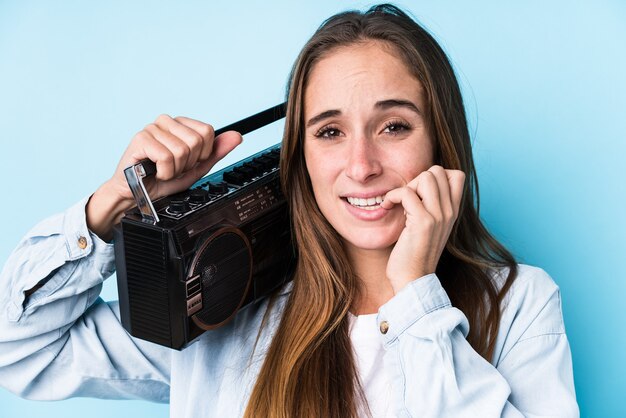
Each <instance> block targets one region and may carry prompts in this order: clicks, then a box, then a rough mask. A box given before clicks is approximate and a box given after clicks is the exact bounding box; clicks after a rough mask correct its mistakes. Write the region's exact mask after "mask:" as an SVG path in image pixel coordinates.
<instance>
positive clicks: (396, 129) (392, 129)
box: [383, 120, 411, 135]
mask: <svg viewBox="0 0 626 418" xmlns="http://www.w3.org/2000/svg"><path fill="white" fill-rule="evenodd" d="M410 130H411V125H409V124H408V123H406V122H404V121H401V120H390V121H389V122H386V123H385V128H384V129H383V132H384V133H388V134H391V135H399V134H401V133H403V132H406V131H410Z"/></svg>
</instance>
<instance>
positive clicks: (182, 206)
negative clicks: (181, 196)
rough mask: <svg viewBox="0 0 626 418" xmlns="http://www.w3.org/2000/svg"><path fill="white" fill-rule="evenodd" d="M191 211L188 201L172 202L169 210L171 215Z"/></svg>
mask: <svg viewBox="0 0 626 418" xmlns="http://www.w3.org/2000/svg"><path fill="white" fill-rule="evenodd" d="M190 209H191V207H190V206H189V202H187V201H186V200H172V201H170V207H169V210H170V212H171V213H174V214H181V213H185V212H188V211H189V210H190Z"/></svg>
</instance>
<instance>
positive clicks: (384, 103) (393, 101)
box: [306, 99, 422, 128]
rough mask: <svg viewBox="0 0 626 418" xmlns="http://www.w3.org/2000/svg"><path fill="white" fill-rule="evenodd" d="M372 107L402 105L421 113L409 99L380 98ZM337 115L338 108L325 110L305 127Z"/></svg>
mask: <svg viewBox="0 0 626 418" xmlns="http://www.w3.org/2000/svg"><path fill="white" fill-rule="evenodd" d="M374 107H375V108H378V109H381V110H387V109H391V108H393V107H404V108H406V109H409V110H411V111H413V112H415V113H417V114H418V115H421V114H422V112H421V111H420V110H419V108H418V107H417V106H416V105H415V104H414V103H413V102H411V101H409V100H402V99H387V100H381V101H379V102H376V104H375V105H374ZM339 115H341V110H338V109H331V110H326V111H324V112H322V113H320V114H318V115H316V116H313V117H312V118H311V119H309V121H308V122H307V123H306V127H307V128H309V127H311V126H313V125H315V124H316V123H319V122H321V121H323V120H324V119H328V118H333V117H335V116H339Z"/></svg>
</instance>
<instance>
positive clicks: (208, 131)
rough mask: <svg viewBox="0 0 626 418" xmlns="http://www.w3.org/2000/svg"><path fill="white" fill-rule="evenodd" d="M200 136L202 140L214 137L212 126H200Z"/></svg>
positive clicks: (206, 124)
mask: <svg viewBox="0 0 626 418" xmlns="http://www.w3.org/2000/svg"><path fill="white" fill-rule="evenodd" d="M200 135H201V136H202V138H206V139H208V138H212V137H213V136H214V135H215V130H214V129H213V126H211V125H209V124H208V123H205V124H203V125H202V129H201V130H200Z"/></svg>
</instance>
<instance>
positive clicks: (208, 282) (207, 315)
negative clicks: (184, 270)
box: [190, 228, 252, 329]
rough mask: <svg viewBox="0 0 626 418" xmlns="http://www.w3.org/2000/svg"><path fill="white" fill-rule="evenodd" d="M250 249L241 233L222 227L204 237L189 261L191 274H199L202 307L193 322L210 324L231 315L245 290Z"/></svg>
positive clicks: (222, 321)
mask: <svg viewBox="0 0 626 418" xmlns="http://www.w3.org/2000/svg"><path fill="white" fill-rule="evenodd" d="M251 272H252V253H251V249H250V246H249V243H248V240H247V239H246V237H245V235H243V233H241V231H239V230H237V229H234V228H232V229H225V230H222V231H218V232H217V233H216V234H214V235H213V236H211V237H210V238H208V239H207V241H206V242H205V243H204V244H203V245H202V247H201V248H200V250H199V251H198V253H197V254H196V258H195V259H194V262H193V264H192V271H191V272H190V275H191V276H195V275H197V274H199V275H200V278H201V283H202V309H201V310H200V312H198V313H197V314H195V315H194V317H193V319H194V322H195V323H196V324H197V325H198V326H200V327H201V328H204V329H210V328H214V327H216V326H218V325H221V324H222V323H224V322H226V321H227V320H228V319H230V318H231V316H232V315H234V313H235V312H236V311H237V309H239V307H240V306H241V304H242V303H243V300H244V298H245V296H246V292H247V291H248V288H249V284H250V279H251Z"/></svg>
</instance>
